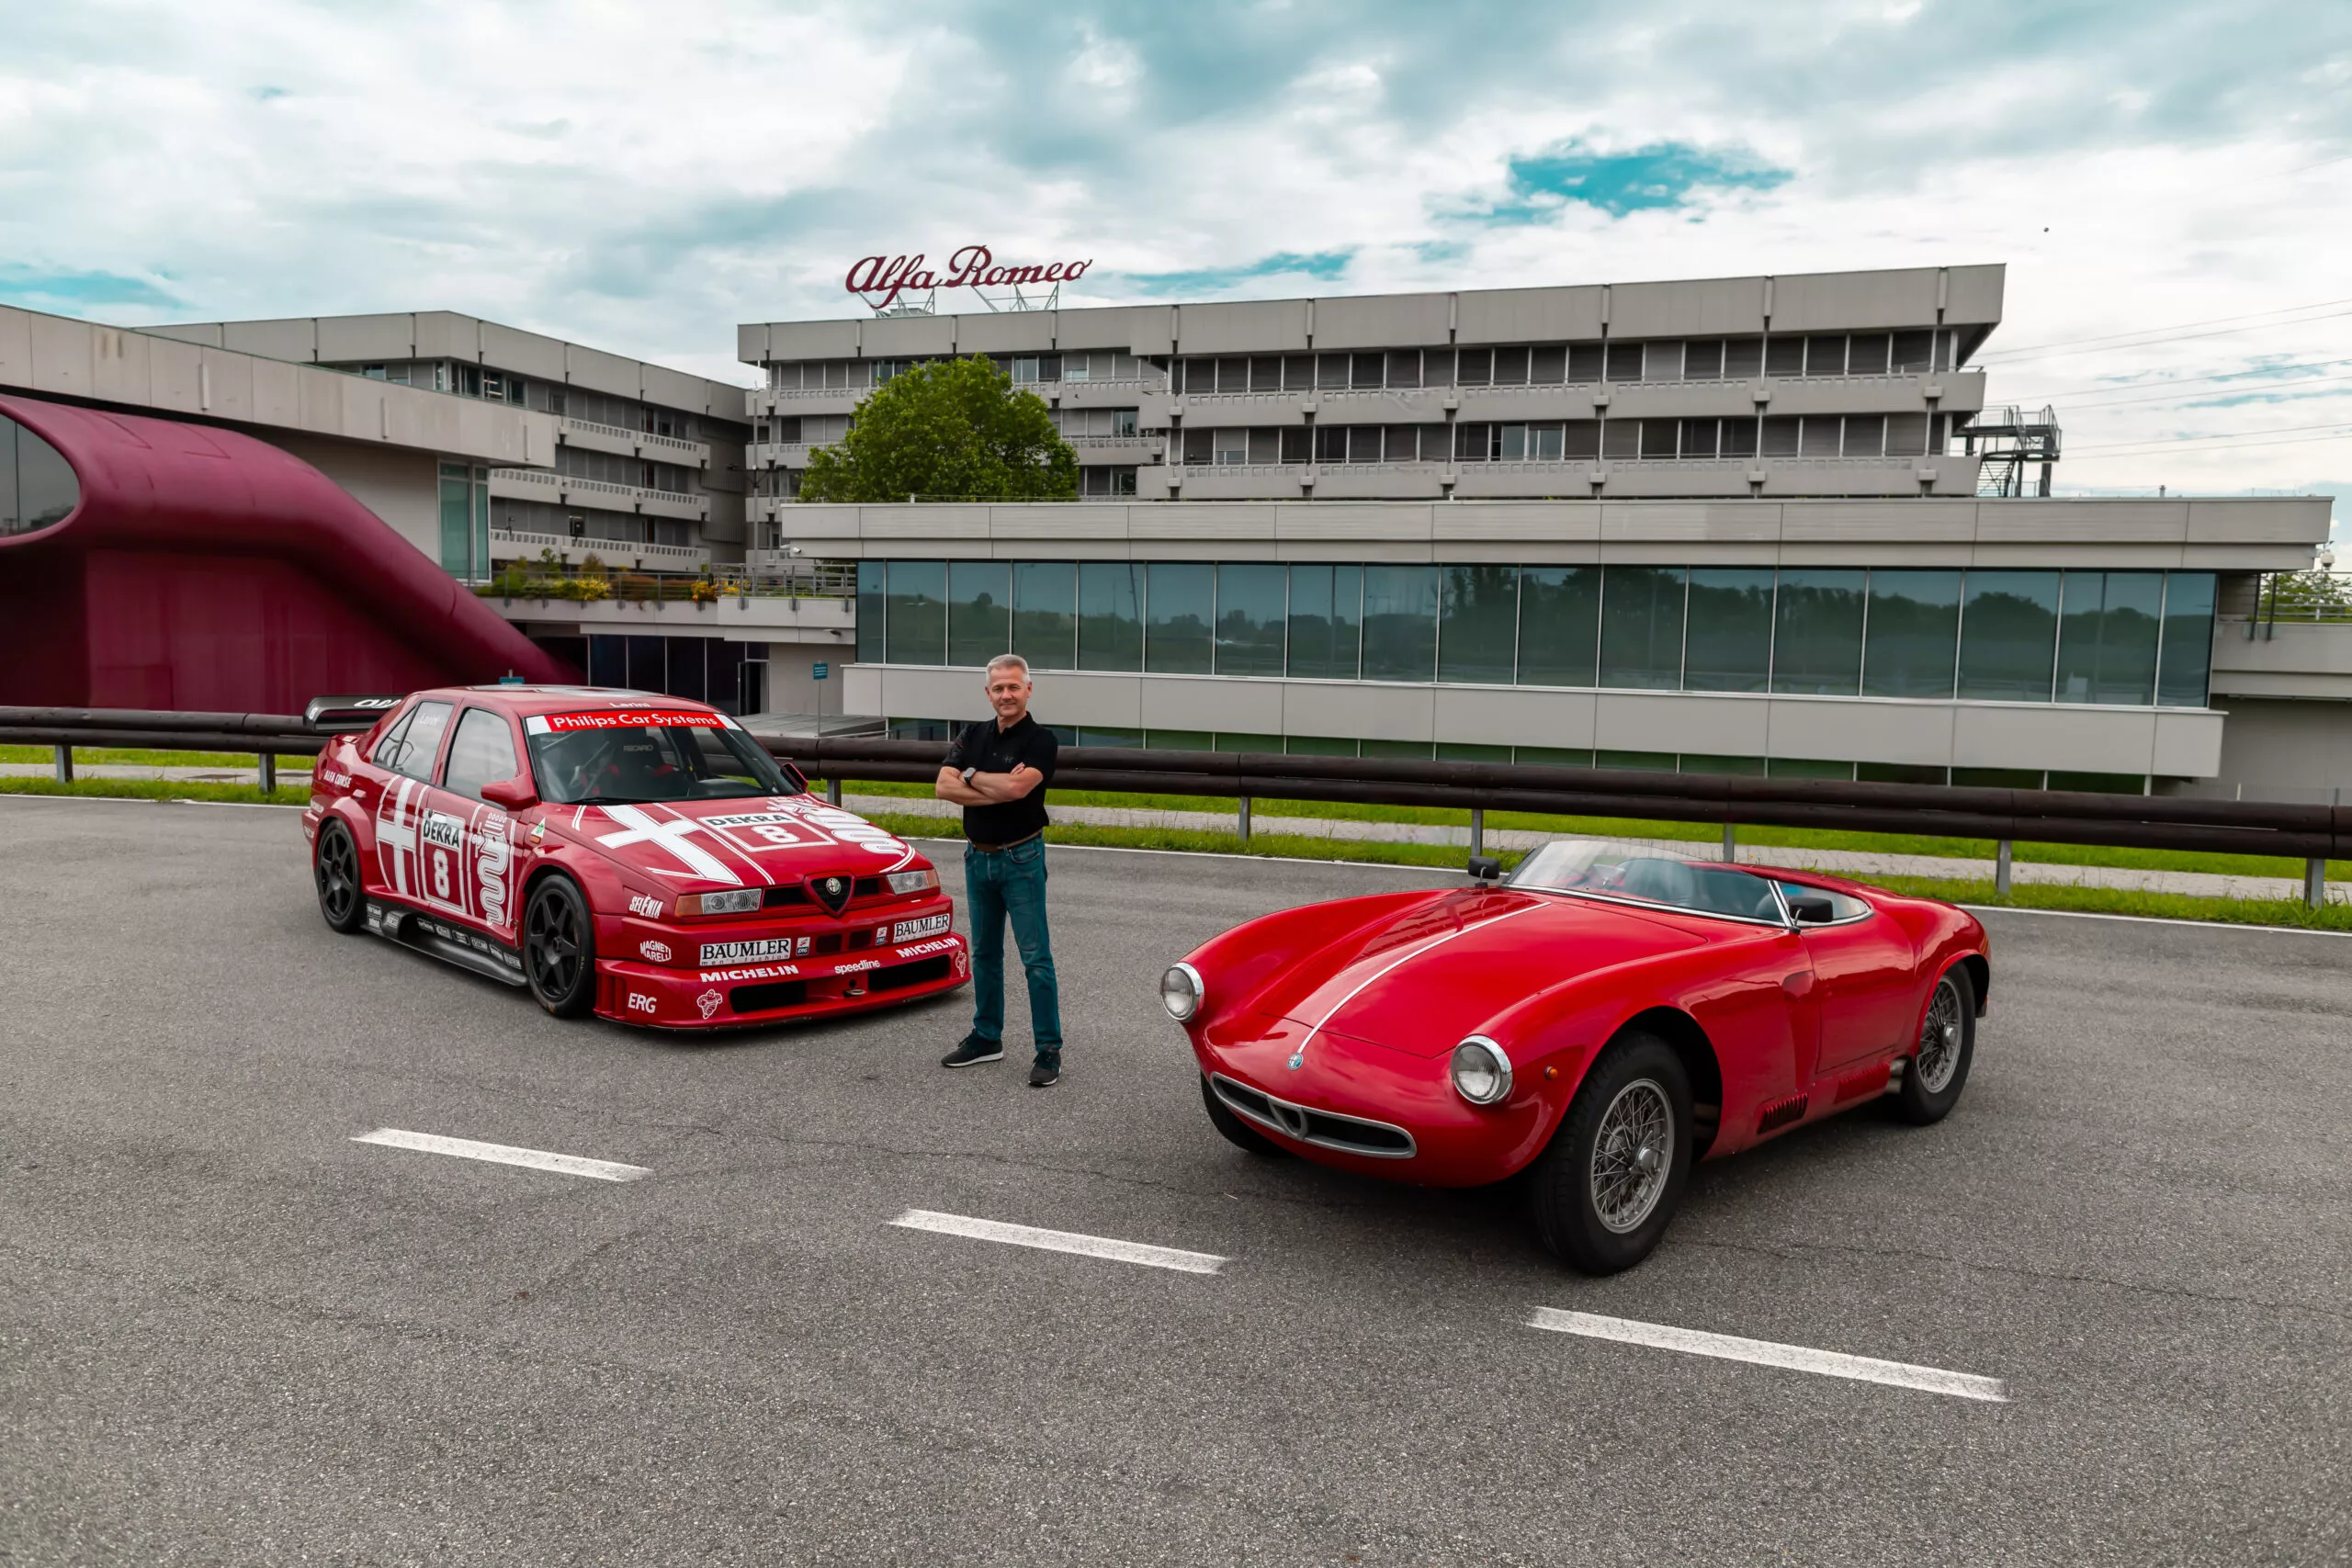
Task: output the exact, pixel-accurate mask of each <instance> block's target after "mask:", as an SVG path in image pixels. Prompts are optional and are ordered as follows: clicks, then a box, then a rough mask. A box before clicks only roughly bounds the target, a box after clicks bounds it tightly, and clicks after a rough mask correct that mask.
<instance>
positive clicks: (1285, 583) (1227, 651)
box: [1196, 565, 1289, 750]
mask: <svg viewBox="0 0 2352 1568" xmlns="http://www.w3.org/2000/svg"><path fill="white" fill-rule="evenodd" d="M1288 588H1289V572H1288V570H1287V569H1285V568H1283V567H1281V566H1276V565H1261V566H1220V567H1218V568H1217V569H1216V672H1217V673H1218V674H1220V675H1279V674H1281V673H1282V672H1283V624H1284V619H1285V612H1286V609H1287V605H1286V604H1285V601H1284V595H1285V594H1286V593H1287V592H1288ZM1207 749H1208V746H1207V742H1205V741H1204V742H1203V743H1202V744H1201V745H1200V746H1199V747H1198V748H1196V750H1207Z"/></svg>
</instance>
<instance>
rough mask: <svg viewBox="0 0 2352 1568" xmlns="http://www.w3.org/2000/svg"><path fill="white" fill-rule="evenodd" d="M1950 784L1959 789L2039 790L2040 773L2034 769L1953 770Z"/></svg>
mask: <svg viewBox="0 0 2352 1568" xmlns="http://www.w3.org/2000/svg"><path fill="white" fill-rule="evenodd" d="M1951 782H1952V783H1953V784H1954V785H1956V786H1957V787H1959V788H1961V789H2040V788H2041V772H2040V770H2038V769H2034V768H1954V769H1953V770H1952V771H1951Z"/></svg>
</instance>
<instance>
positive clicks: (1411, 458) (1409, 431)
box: [1387, 424, 1421, 463]
mask: <svg viewBox="0 0 2352 1568" xmlns="http://www.w3.org/2000/svg"><path fill="white" fill-rule="evenodd" d="M1420 448H1421V430H1420V426H1419V425H1417V424H1392V425H1390V426H1389V427H1388V435H1387V460H1388V461H1389V462H1392V463H1412V462H1418V461H1419V459H1420V455H1421V450H1420Z"/></svg>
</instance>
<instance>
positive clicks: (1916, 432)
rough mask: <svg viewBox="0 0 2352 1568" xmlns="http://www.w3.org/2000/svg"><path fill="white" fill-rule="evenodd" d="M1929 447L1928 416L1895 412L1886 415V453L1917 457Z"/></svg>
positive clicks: (1890, 455)
mask: <svg viewBox="0 0 2352 1568" xmlns="http://www.w3.org/2000/svg"><path fill="white" fill-rule="evenodd" d="M1927 449H1928V416H1927V415H1926V414H1923V413H1895V414H1889V415H1887V416H1886V455H1887V456H1888V457H1918V456H1919V455H1920V454H1921V453H1923V452H1925V451H1926V450H1927Z"/></svg>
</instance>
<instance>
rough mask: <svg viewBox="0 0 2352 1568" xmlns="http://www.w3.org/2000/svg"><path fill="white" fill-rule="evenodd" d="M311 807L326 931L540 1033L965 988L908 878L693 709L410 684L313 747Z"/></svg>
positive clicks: (946, 927) (865, 830)
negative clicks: (570, 1024) (438, 965)
mask: <svg viewBox="0 0 2352 1568" xmlns="http://www.w3.org/2000/svg"><path fill="white" fill-rule="evenodd" d="M302 825H303V829H304V831H305V832H306V833H307V834H308V835H309V837H310V840H311V867H312V871H313V874H314V877H315V880H316V882H317V885H318V894H319V911H320V913H321V914H322V915H324V916H325V917H326V922H327V924H328V925H330V926H332V927H333V928H334V929H335V930H336V931H346V932H349V931H362V930H365V931H373V932H375V933H376V934H377V935H379V936H382V937H386V938H389V939H390V940H391V941H393V942H400V943H401V944H402V945H404V946H408V947H413V948H416V949H418V950H419V951H421V952H424V953H431V954H433V955H434V956H435V957H437V958H442V959H446V960H447V961H448V962H450V963H452V964H459V965H461V966H463V967H465V968H468V969H472V970H475V971H476V972H478V973H481V974H483V975H487V976H491V977H492V979H496V980H503V981H504V982H506V983H507V984H509V985H513V986H527V987H529V988H530V991H531V994H532V995H533V996H534V997H536V998H538V1002H539V1005H540V1006H542V1007H544V1008H546V1009H547V1010H548V1011H549V1012H551V1013H554V1014H555V1015H556V1016H557V1017H559V1018H577V1017H579V1016H581V1015H582V1014H585V1013H589V1012H594V1013H595V1014H596V1015H597V1016H599V1017H602V1018H609V1019H612V1020H614V1021H616V1022H621V1023H650V1024H659V1025H662V1026H663V1027H666V1028H674V1029H699V1028H704V1027H721V1026H724V1025H728V1024H743V1023H767V1022H771V1021H776V1020H780V1019H791V1018H800V1017H805V1016H809V1015H812V1014H825V1013H836V1012H850V1011H855V1010H860V1009H864V1008H870V1007H874V1006H876V1005H879V1004H882V1003H886V1002H899V1001H905V1000H908V999H910V998H915V997H922V996H929V995H931V994H933V993H934V992H938V991H944V990H950V989H953V988H954V987H957V986H960V985H963V984H964V983H965V981H966V980H967V978H968V977H969V975H970V967H971V965H970V960H969V957H968V955H967V953H966V951H965V947H964V942H963V939H962V938H961V937H958V936H956V934H955V933H954V932H953V931H952V930H951V929H950V927H951V924H952V908H951V906H950V904H949V901H948V899H947V897H946V895H945V894H944V893H943V892H941V890H940V886H939V873H938V872H937V871H936V870H934V869H933V866H932V864H931V863H930V862H929V861H928V860H925V859H924V858H923V857H922V855H920V854H918V853H917V852H915V851H914V850H913V849H911V848H910V847H909V846H908V845H907V844H906V843H904V842H902V841H901V840H899V839H897V838H894V837H893V836H892V835H890V834H889V833H887V832H885V831H883V830H882V829H879V828H876V827H875V826H874V825H873V824H872V823H870V822H868V821H866V820H865V818H862V817H856V816H853V815H852V814H850V813H849V812H846V811H842V810H841V809H839V808H838V807H831V806H828V805H826V804H825V803H824V802H823V801H821V800H819V799H817V798H815V797H814V796H812V795H809V793H808V781H807V780H805V779H803V778H802V777H801V776H800V775H799V774H798V773H796V772H794V771H793V770H792V769H790V768H788V767H784V766H781V765H779V764H778V763H777V761H776V760H775V758H774V757H771V756H770V755H769V754H768V753H767V751H766V750H765V749H763V747H762V746H761V745H760V744H759V742H757V741H755V740H753V739H752V738H751V737H750V736H748V735H746V734H745V733H744V732H743V730H742V729H741V727H739V726H738V725H737V724H736V723H735V721H734V720H733V719H731V718H729V717H728V716H726V715H725V714H723V713H720V712H719V711H718V710H717V709H716V708H711V707H707V706H705V705H702V704H700V703H690V702H684V701H681V700H679V699H677V698H674V697H656V696H648V695H647V694H644V693H642V692H612V691H601V690H594V689H590V688H582V687H560V686H504V685H502V686H472V687H465V688H450V689H447V690H441V691H431V692H418V693H416V694H413V695H412V696H410V697H408V698H406V699H405V700H403V701H401V702H399V703H398V704H397V705H393V706H392V711H390V712H389V713H387V714H385V715H384V716H383V717H381V718H379V719H378V720H377V721H376V723H375V724H374V726H373V727H372V728H369V729H368V731H367V732H366V733H365V734H362V735H343V736H338V737H336V738H335V739H334V740H333V741H331V742H329V744H328V745H327V747H326V749H325V750H324V751H322V753H321V754H320V757H319V761H318V766H317V768H316V771H315V772H314V773H312V775H311V805H310V807H309V809H308V810H306V811H305V812H304V813H303V814H302Z"/></svg>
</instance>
